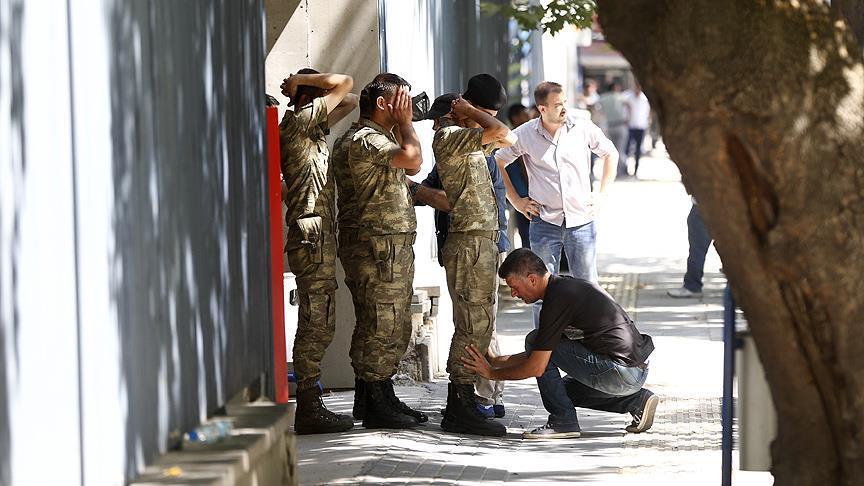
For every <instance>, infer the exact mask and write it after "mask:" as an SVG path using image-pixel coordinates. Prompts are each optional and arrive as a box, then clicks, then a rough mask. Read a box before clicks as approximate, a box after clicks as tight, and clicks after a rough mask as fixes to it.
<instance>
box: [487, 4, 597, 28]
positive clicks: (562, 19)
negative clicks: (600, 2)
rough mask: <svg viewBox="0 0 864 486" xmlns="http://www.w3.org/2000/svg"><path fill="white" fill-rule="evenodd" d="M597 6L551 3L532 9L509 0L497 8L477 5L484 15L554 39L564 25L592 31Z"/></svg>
mask: <svg viewBox="0 0 864 486" xmlns="http://www.w3.org/2000/svg"><path fill="white" fill-rule="evenodd" d="M596 9H597V3H596V2H595V1H594V0H552V1H551V2H549V3H547V4H546V5H545V6H544V5H532V4H530V3H529V2H528V1H527V0H511V1H510V2H509V3H506V4H504V5H500V4H497V3H492V2H489V1H481V2H480V10H481V11H482V12H483V13H485V14H487V15H503V16H505V17H509V18H512V19H513V20H515V21H516V23H518V24H519V27H520V28H521V29H524V30H535V29H536V30H541V31H543V32H549V33H550V34H552V35H554V34H557V33H558V32H560V31H561V29H563V28H564V26H566V25H572V26H573V27H575V28H577V29H585V28H589V27H591V22H592V18H593V15H594V11H595V10H596Z"/></svg>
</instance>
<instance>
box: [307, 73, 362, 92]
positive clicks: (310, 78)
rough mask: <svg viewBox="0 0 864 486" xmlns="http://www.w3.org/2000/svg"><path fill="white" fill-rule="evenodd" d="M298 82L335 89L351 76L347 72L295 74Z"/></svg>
mask: <svg viewBox="0 0 864 486" xmlns="http://www.w3.org/2000/svg"><path fill="white" fill-rule="evenodd" d="M294 76H296V77H297V84H298V85H301V84H305V85H306V86H314V87H316V88H321V89H333V88H335V87H337V86H339V85H340V84H343V83H347V82H348V79H350V76H348V75H346V74H333V73H321V74H295V75H294Z"/></svg>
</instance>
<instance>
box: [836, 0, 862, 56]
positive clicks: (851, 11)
mask: <svg viewBox="0 0 864 486" xmlns="http://www.w3.org/2000/svg"><path fill="white" fill-rule="evenodd" d="M831 11H832V12H834V16H835V17H836V18H838V19H841V20H843V21H844V22H846V24H847V25H848V26H849V29H850V30H851V31H852V32H853V33H854V34H855V37H856V39H857V41H858V45H859V46H860V47H864V0H834V1H832V2H831Z"/></svg>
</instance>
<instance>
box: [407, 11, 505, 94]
mask: <svg viewBox="0 0 864 486" xmlns="http://www.w3.org/2000/svg"><path fill="white" fill-rule="evenodd" d="M420 1H424V0H420ZM425 1H426V2H428V7H427V8H429V12H430V16H429V21H430V24H431V25H430V26H429V27H430V33H431V35H432V37H433V39H434V44H435V60H434V63H435V73H436V79H435V92H436V93H447V92H452V91H462V90H464V89H465V84H466V83H467V82H468V78H470V77H471V76H473V75H475V74H478V73H489V74H491V75H493V76H495V77H496V78H498V79H499V80H501V82H502V83H505V84H506V80H507V66H508V62H509V46H510V39H509V37H508V25H507V20H505V19H503V18H501V17H500V16H487V15H486V14H482V13H481V12H480V0H469V1H466V0H425ZM503 2H504V0H493V3H503Z"/></svg>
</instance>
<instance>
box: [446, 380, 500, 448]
mask: <svg viewBox="0 0 864 486" xmlns="http://www.w3.org/2000/svg"><path fill="white" fill-rule="evenodd" d="M441 428H442V429H444V430H446V431H447V432H454V433H457V434H474V435H486V436H490V437H502V436H504V435H506V434H507V428H506V427H504V424H502V423H500V422H496V421H495V420H493V419H488V418H486V417H485V416H484V415H483V414H482V413H480V411H479V410H477V401H476V400H475V399H474V385H472V384H470V383H469V384H464V385H460V384H457V383H450V384H449V386H448V388H447V408H446V409H445V410H444V418H443V419H442V420H441Z"/></svg>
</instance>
